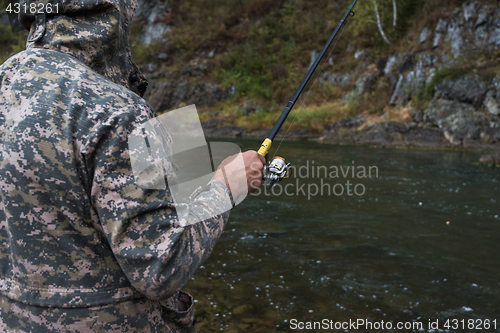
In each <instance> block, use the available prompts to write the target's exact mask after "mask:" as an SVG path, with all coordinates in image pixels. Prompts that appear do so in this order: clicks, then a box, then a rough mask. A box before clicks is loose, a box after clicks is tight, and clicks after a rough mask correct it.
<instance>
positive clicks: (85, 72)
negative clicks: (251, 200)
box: [0, 0, 229, 332]
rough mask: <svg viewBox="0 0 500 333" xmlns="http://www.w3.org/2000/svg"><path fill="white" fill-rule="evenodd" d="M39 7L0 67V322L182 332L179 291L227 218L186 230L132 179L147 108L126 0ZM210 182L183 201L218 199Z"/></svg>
mask: <svg viewBox="0 0 500 333" xmlns="http://www.w3.org/2000/svg"><path fill="white" fill-rule="evenodd" d="M26 1H27V0H26ZM22 2H23V1H21V3H22ZM32 2H33V1H32ZM50 2H54V3H56V2H57V3H59V4H60V7H59V13H58V15H50V16H49V15H48V14H47V15H44V14H42V15H37V16H33V15H31V16H30V15H20V21H21V23H22V24H23V25H24V26H25V27H27V28H29V29H30V34H29V39H28V47H27V50H26V51H24V52H21V53H19V54H17V55H15V56H13V57H12V58H10V59H8V60H7V61H6V62H5V63H4V64H3V65H2V66H1V67H0V197H1V201H0V291H1V296H0V302H1V306H0V328H2V329H1V330H2V331H12V332H46V331H47V332H53V331H75V332H76V331H79V332H87V331H88V332H111V331H115V330H116V331H119V332H129V331H130V332H192V331H193V330H194V325H193V310H192V302H191V297H190V296H189V295H188V294H185V293H183V292H180V291H179V290H180V288H181V287H182V286H183V285H184V284H185V283H186V282H187V281H188V280H189V279H190V278H191V277H192V275H193V273H194V271H195V270H196V269H197V268H198V267H199V266H200V265H201V264H202V263H203V261H204V260H206V259H207V257H208V256H209V254H210V252H211V251H212V249H213V247H214V245H215V243H216V241H217V240H218V238H219V236H220V234H221V233H222V229H223V227H224V225H225V223H226V222H227V220H228V216H229V213H224V214H219V215H217V216H216V217H214V218H210V219H207V220H204V221H202V222H201V223H195V224H189V223H188V225H187V226H186V223H184V224H181V223H180V221H179V219H178V218H177V215H176V205H175V204H173V202H172V196H171V193H170V190H169V188H168V187H167V188H165V189H160V190H151V189H144V188H141V187H139V186H137V185H136V183H135V181H134V176H133V172H132V168H131V163H130V156H129V151H128V146H127V137H128V135H129V134H130V133H131V131H133V130H134V129H135V128H137V127H138V126H139V125H140V124H141V123H144V122H146V121H147V120H148V119H151V118H152V117H155V116H156V115H155V113H154V111H153V110H152V109H151V108H150V106H149V105H148V104H147V103H146V102H145V101H144V100H143V99H142V98H141V97H139V96H138V95H137V94H136V93H140V92H143V90H144V84H145V82H146V81H145V79H144V77H143V76H142V74H140V72H139V70H138V68H137V66H136V65H135V64H134V63H133V62H132V60H131V55H130V50H129V47H128V32H129V30H130V21H131V18H132V16H133V12H134V10H135V6H136V5H135V4H134V3H132V1H126V0H79V1H76V0H75V1H64V2H63V1H50ZM43 3H47V1H43ZM166 169H167V170H168V169H169V168H168V166H166ZM210 185H211V186H210V187H209V190H207V191H204V192H201V193H199V194H198V195H197V196H196V197H195V198H194V199H193V200H192V201H191V203H190V206H191V207H192V208H193V209H198V210H199V209H202V210H211V209H212V208H213V207H217V206H219V205H222V204H227V202H222V201H224V200H227V197H228V193H229V192H228V189H227V187H226V186H225V185H224V184H223V183H221V182H218V181H213V182H211V184H210ZM179 303H180V304H184V305H186V306H187V307H188V308H189V309H188V310H187V311H181V310H183V309H179Z"/></svg>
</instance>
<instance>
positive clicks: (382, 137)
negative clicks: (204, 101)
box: [202, 116, 500, 153]
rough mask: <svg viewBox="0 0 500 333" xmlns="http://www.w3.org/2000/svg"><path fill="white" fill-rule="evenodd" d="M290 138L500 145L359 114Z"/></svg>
mask: <svg viewBox="0 0 500 333" xmlns="http://www.w3.org/2000/svg"><path fill="white" fill-rule="evenodd" d="M202 128H203V131H204V133H205V135H206V136H207V137H243V138H262V139H264V138H265V137H266V136H267V135H268V134H269V130H270V129H260V130H255V131H251V132H249V131H248V130H247V129H246V128H244V127H237V126H219V125H218V124H217V121H210V120H209V121H206V122H204V123H202ZM285 133H286V129H282V130H281V131H280V132H279V134H278V135H277V138H283V136H284V135H285ZM286 139H289V140H314V141H319V142H325V143H338V144H354V145H370V146H380V147H408V148H424V149H447V150H473V151H484V152H492V153H493V152H500V145H498V144H496V143H484V142H481V141H480V140H474V139H469V138H464V139H462V140H461V141H459V142H454V143H452V142H450V140H448V139H447V134H446V132H445V131H443V130H441V129H439V128H435V127H429V126H427V127H425V126H420V125H419V124H417V123H405V122H397V121H387V122H376V123H371V124H370V123H366V121H365V120H364V118H363V117H362V116H357V117H348V118H344V119H341V120H339V121H337V122H335V123H333V124H330V125H327V126H325V128H324V129H323V131H322V132H321V133H312V132H310V131H308V130H305V129H298V130H292V131H289V132H288V133H287V134H286Z"/></svg>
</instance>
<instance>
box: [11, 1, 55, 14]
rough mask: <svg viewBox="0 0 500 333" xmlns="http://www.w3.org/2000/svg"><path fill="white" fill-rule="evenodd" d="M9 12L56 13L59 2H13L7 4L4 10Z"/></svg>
mask: <svg viewBox="0 0 500 333" xmlns="http://www.w3.org/2000/svg"><path fill="white" fill-rule="evenodd" d="M5 11H6V12H7V13H9V14H19V13H23V14H57V13H58V12H59V4H55V5H53V4H51V3H47V4H43V3H38V4H37V3H31V4H29V5H28V4H26V3H25V4H23V5H21V4H19V3H15V4H14V5H13V4H11V3H10V4H9V5H8V6H7V9H6V10H5Z"/></svg>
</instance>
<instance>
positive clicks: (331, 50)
mask: <svg viewBox="0 0 500 333" xmlns="http://www.w3.org/2000/svg"><path fill="white" fill-rule="evenodd" d="M352 16H354V12H351V14H350V15H349V17H348V18H347V20H346V22H345V24H344V25H343V26H342V30H341V31H340V35H339V38H337V40H336V41H335V44H333V46H332V48H331V49H330V53H329V54H328V56H327V57H326V58H325V60H324V61H323V64H322V65H321V68H320V70H319V72H318V74H317V75H316V78H315V79H314V81H313V83H312V85H311V87H310V88H309V90H308V91H307V94H306V95H305V97H304V98H303V99H302V104H301V106H300V109H299V110H297V112H296V113H295V116H294V117H293V119H292V122H291V123H290V126H288V129H287V130H286V132H285V134H284V135H283V138H281V141H280V143H279V145H278V148H276V150H275V151H274V155H273V158H272V159H274V157H276V154H277V153H278V149H280V147H281V144H282V143H283V140H285V138H286V136H287V135H288V132H289V131H290V128H292V125H293V123H294V122H295V119H297V116H298V114H299V113H300V112H302V110H303V108H304V106H305V104H306V99H307V97H309V94H310V93H311V91H312V89H313V88H314V85H315V84H316V81H317V80H318V79H319V77H320V75H321V73H322V72H323V69H324V67H325V63H326V62H327V61H328V59H329V58H330V56H331V55H332V53H333V50H334V49H335V47H336V46H337V43H338V42H339V40H340V39H341V38H342V35H343V34H344V30H345V28H346V27H347V25H348V24H349V22H350V17H352ZM318 57H319V55H318ZM313 62H314V61H313ZM272 159H271V160H272Z"/></svg>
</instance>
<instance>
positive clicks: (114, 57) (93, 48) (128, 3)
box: [19, 0, 147, 96]
mask: <svg viewBox="0 0 500 333" xmlns="http://www.w3.org/2000/svg"><path fill="white" fill-rule="evenodd" d="M33 3H34V4H36V6H37V7H35V8H45V9H46V10H45V11H44V13H42V14H38V13H37V14H32V13H30V12H29V11H28V12H27V13H23V11H21V13H20V14H19V21H20V22H21V24H22V25H23V26H24V27H25V28H26V29H27V30H29V36H28V42H27V47H28V48H29V47H35V48H44V49H52V50H58V51H61V52H64V53H67V54H70V55H72V56H74V57H76V58H78V59H79V60H80V61H81V62H83V63H85V64H86V65H87V66H89V67H90V68H92V69H93V70H94V71H96V72H97V73H99V74H101V75H103V76H104V77H106V78H107V79H109V80H111V81H113V82H115V83H117V84H120V85H122V86H125V87H127V88H128V89H130V90H132V91H134V92H135V93H137V94H138V95H140V96H143V95H144V93H145V91H146V88H147V80H146V78H145V77H144V75H142V73H141V72H140V70H139V68H138V67H137V65H136V64H135V63H134V61H133V60H132V54H131V53H130V46H129V36H130V27H131V23H132V18H133V17H134V14H135V9H136V7H137V2H136V1H135V0H34V1H33V0H21V1H20V5H21V8H24V7H23V6H24V4H26V6H27V8H30V5H31V6H34V5H33ZM42 4H43V5H42ZM49 7H51V11H52V13H49V10H48V8H49ZM37 11H38V10H37Z"/></svg>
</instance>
